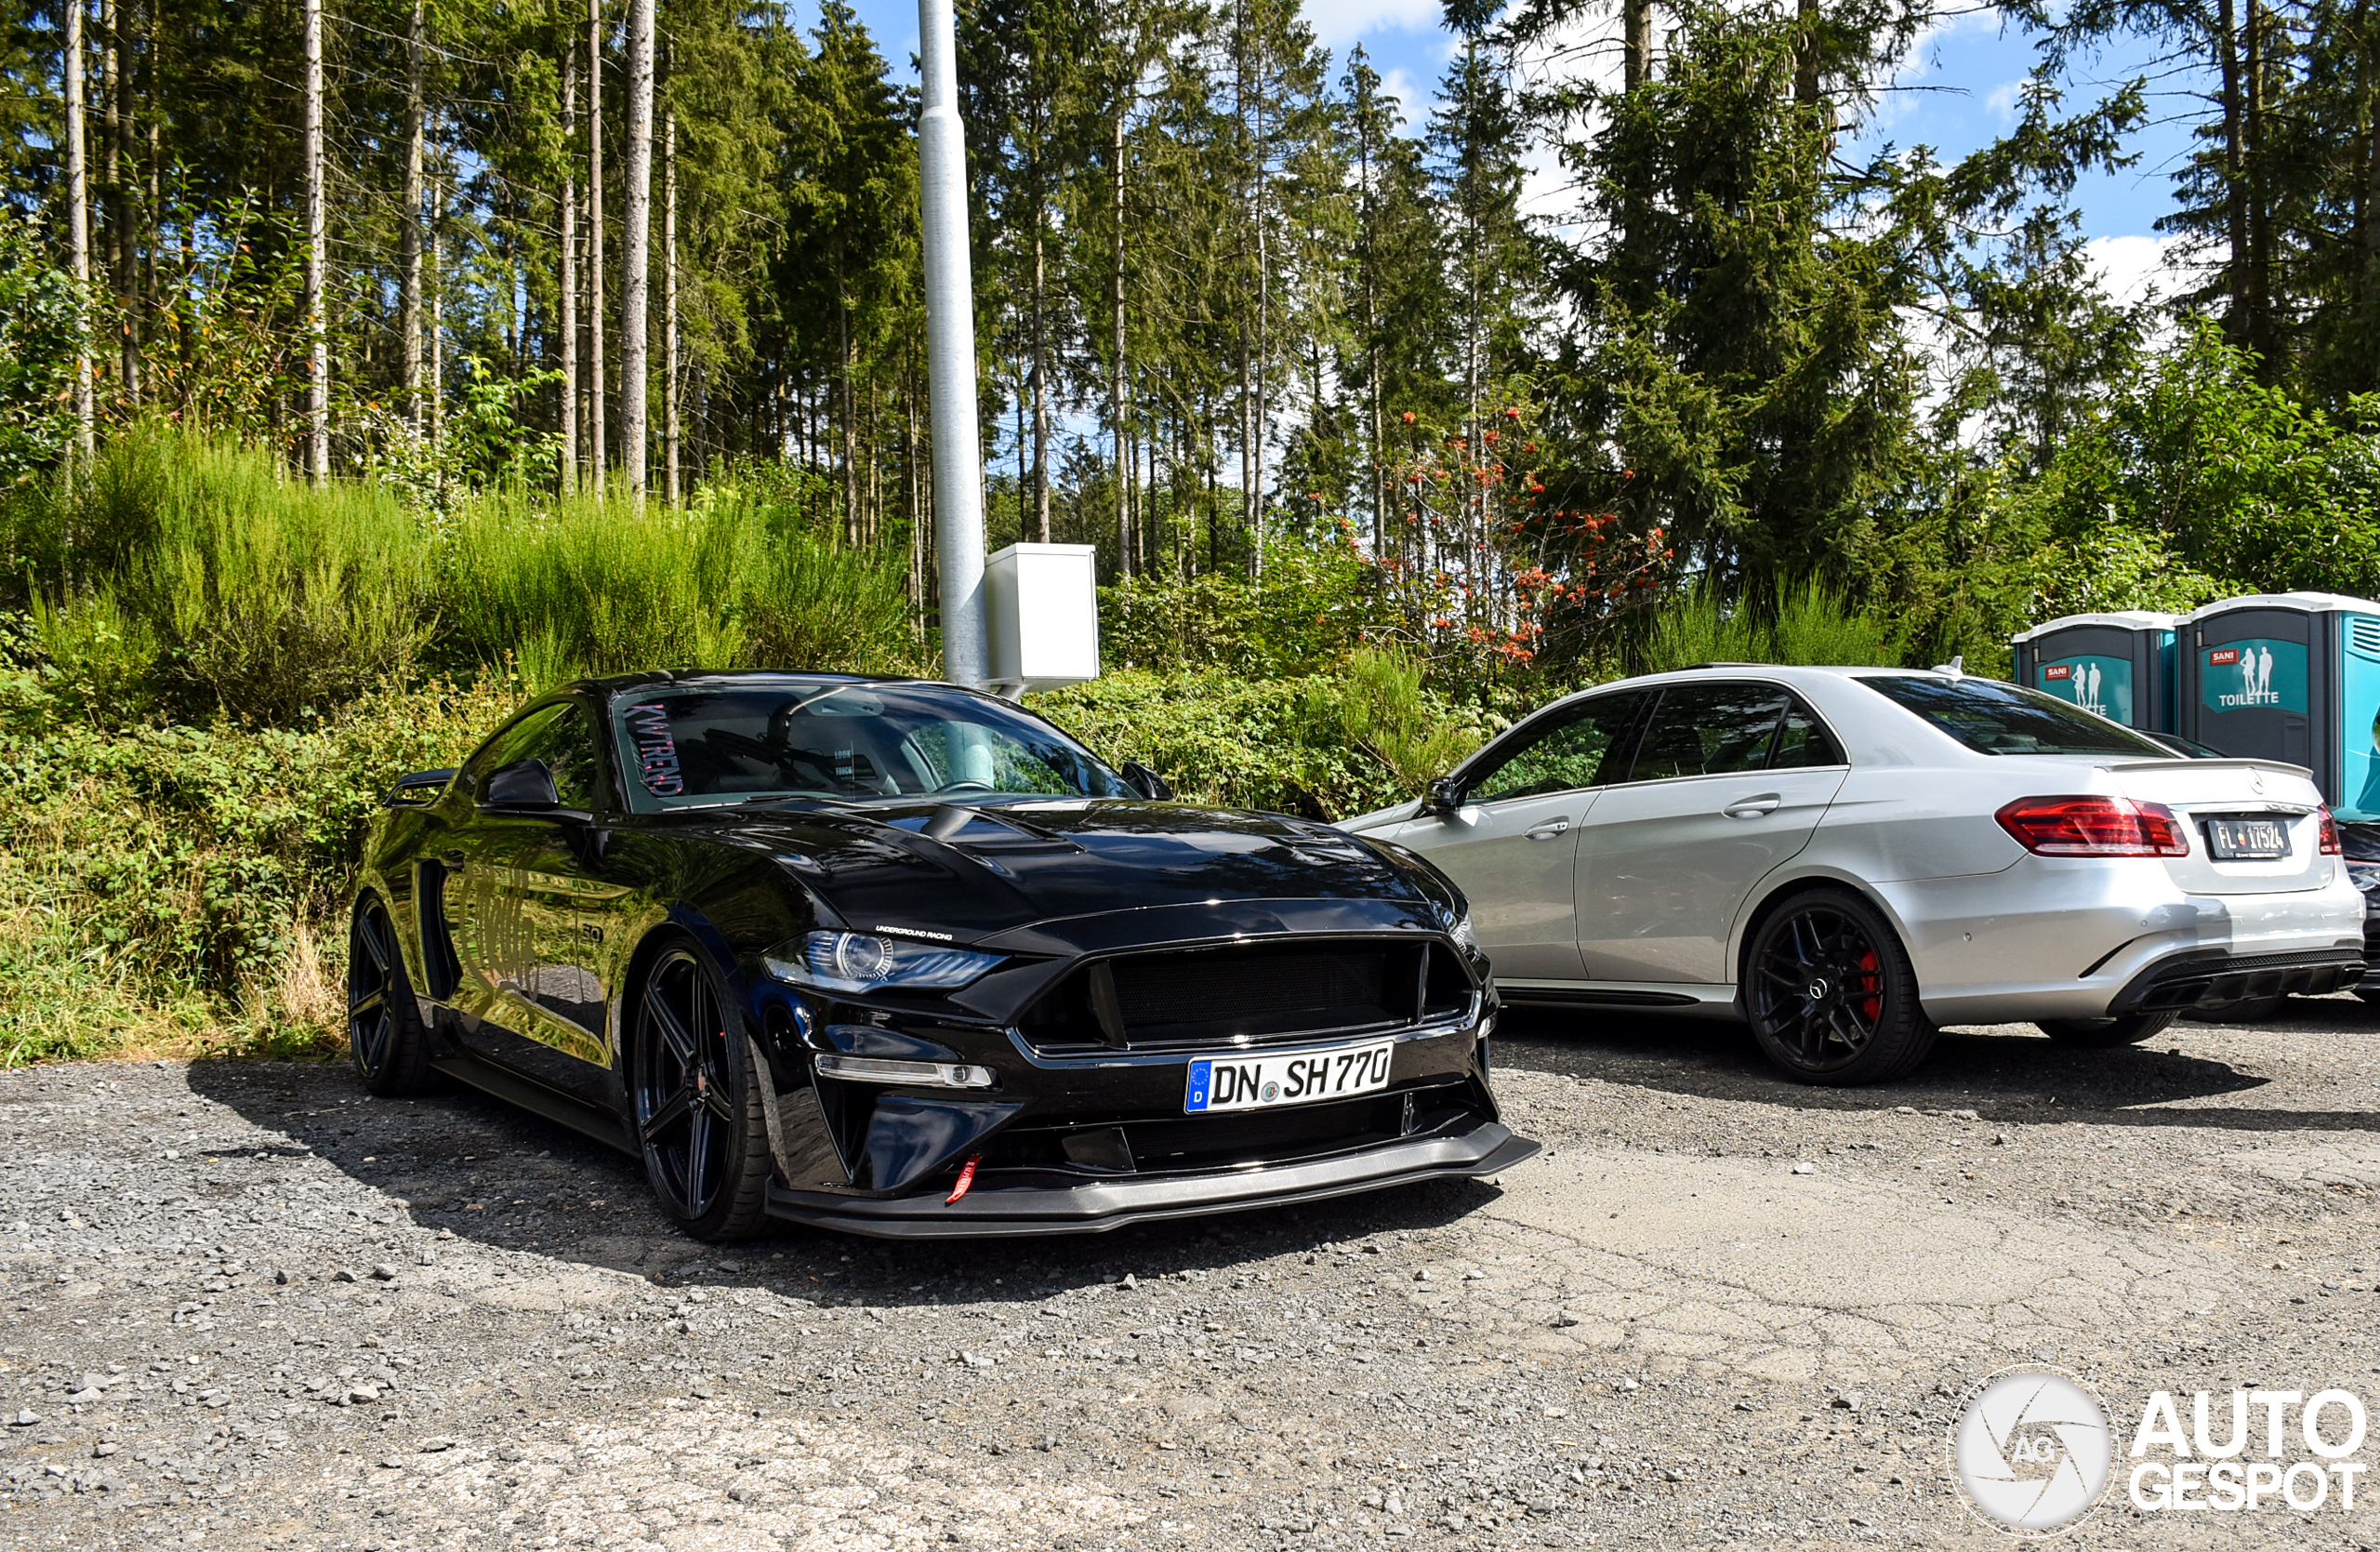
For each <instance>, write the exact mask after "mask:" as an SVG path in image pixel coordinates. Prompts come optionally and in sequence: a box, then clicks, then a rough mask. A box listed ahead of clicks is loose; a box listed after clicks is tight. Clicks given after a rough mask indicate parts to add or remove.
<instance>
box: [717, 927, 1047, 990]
mask: <svg viewBox="0 0 2380 1552" xmlns="http://www.w3.org/2000/svg"><path fill="white" fill-rule="evenodd" d="M1002 957H1003V956H1001V955H998V954H978V953H975V952H974V951H972V949H967V948H948V947H945V945H942V944H939V943H914V942H911V941H910V940H909V939H907V938H902V937H879V936H878V935H876V934H874V933H809V934H805V935H802V936H800V937H797V938H794V939H793V940H791V941H790V942H787V943H781V944H779V945H777V946H776V947H775V948H772V949H770V950H769V951H768V952H767V953H766V954H764V955H762V956H761V959H760V962H761V963H763V964H765V965H767V966H768V969H769V974H770V975H774V976H775V977H776V978H777V979H778V980H780V981H790V982H792V983H793V984H794V985H796V986H806V987H816V988H819V989H820V990H822V991H872V990H874V989H876V988H879V987H902V988H915V989H918V990H920V991H946V990H949V989H951V988H954V987H963V986H965V985H966V984H967V983H968V982H970V981H972V980H973V979H974V978H975V977H976V976H978V975H982V974H983V973H984V972H985V971H986V970H989V969H990V968H991V967H992V966H994V965H996V964H998V963H999V962H1000V960H1001V959H1002Z"/></svg>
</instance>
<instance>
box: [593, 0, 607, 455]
mask: <svg viewBox="0 0 2380 1552" xmlns="http://www.w3.org/2000/svg"><path fill="white" fill-rule="evenodd" d="M602 5H603V0H587V478H588V484H590V485H591V486H592V487H593V488H594V490H595V492H596V494H597V495H599V496H600V495H602V491H603V486H604V484H606V483H607V480H608V477H609V475H610V473H611V468H612V460H611V444H610V442H609V440H608V439H607V438H606V437H605V436H604V435H603V397H604V395H603V302H604V291H603V9H602Z"/></svg>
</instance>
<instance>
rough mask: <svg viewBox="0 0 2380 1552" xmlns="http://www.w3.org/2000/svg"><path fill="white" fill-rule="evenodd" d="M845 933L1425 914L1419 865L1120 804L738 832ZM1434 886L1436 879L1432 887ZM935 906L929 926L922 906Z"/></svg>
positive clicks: (883, 812) (1152, 806)
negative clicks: (1329, 905)
mask: <svg viewBox="0 0 2380 1552" xmlns="http://www.w3.org/2000/svg"><path fill="white" fill-rule="evenodd" d="M734 836H735V839H737V840H738V841H740V842H742V843H743V844H746V845H760V846H765V847H766V848H768V849H769V850H770V851H772V852H773V853H774V855H775V856H777V858H778V860H779V861H780V862H782V863H783V864H784V865H785V866H787V867H788V868H790V869H793V871H794V872H795V873H796V874H797V875H799V876H800V878H801V880H802V882H803V883H804V884H805V885H807V886H808V887H809V888H810V890H811V891H812V893H813V894H814V895H817V896H818V897H819V898H820V899H821V900H822V901H824V902H825V903H826V905H827V906H828V907H829V908H830V909H833V910H835V911H836V912H838V913H839V914H840V915H841V916H842V917H843V919H844V920H845V921H846V922H850V923H852V924H853V925H881V926H893V927H899V926H909V925H915V926H919V927H925V928H930V929H932V931H934V932H937V933H950V934H953V935H957V936H959V937H960V938H962V939H980V938H982V937H985V936H988V935H992V934H996V933H1001V932H1006V931H1009V930H1011V929H1013V928H1016V927H1021V926H1025V925H1029V924H1031V923H1034V922H1048V921H1052V920H1056V919H1060V918H1065V917H1077V916H1089V915H1093V914H1096V913H1100V912H1104V911H1117V910H1131V909H1148V908H1152V907H1167V906H1209V905H1213V904H1215V903H1217V902H1225V901H1265V900H1363V901H1369V902H1379V903H1382V904H1394V905H1396V906H1399V907H1402V908H1404V909H1408V910H1422V909H1427V908H1428V907H1430V906H1431V905H1432V904H1434V903H1435V901H1436V899H1437V898H1438V897H1439V896H1440V895H1441V893H1442V891H1443V886H1442V885H1441V886H1439V887H1437V888H1432V887H1430V886H1429V885H1425V884H1424V883H1423V882H1421V880H1422V878H1423V877H1424V876H1425V870H1424V869H1422V868H1421V867H1420V866H1418V865H1415V864H1412V863H1410V862H1408V861H1406V860H1403V859H1393V858H1392V857H1391V856H1388V855H1387V854H1385V853H1383V852H1382V851H1380V850H1378V849H1376V848H1375V847H1373V846H1371V845H1369V844H1368V843H1366V842H1361V841H1358V840H1355V839H1353V838H1351V837H1349V836H1348V835H1346V834H1345V833H1343V832H1342V831H1339V830H1335V829H1329V827H1327V826H1323V825H1316V824H1309V823H1307V822H1305V821H1303V820H1301V819H1292V818H1286V817H1283V816H1278V815H1268V814H1250V813H1241V812H1237V811H1234V810H1228V809H1211V808H1198V807H1193V806H1189V805H1186V804H1181V803H1144V802H1137V801H1130V800H1116V799H1101V800H1082V799H1064V800H1051V801H1037V800H1022V801H999V802H988V803H982V804H980V805H978V804H968V803H941V804H933V805H926V804H897V805H885V806H883V807H875V806H871V807H869V808H867V809H865V810H835V811H826V812H817V811H813V812H806V813H799V814H787V815H784V816H776V815H772V816H769V817H768V818H766V819H764V820H760V821H757V822H756V821H753V820H747V821H746V822H744V823H743V824H740V825H738V826H737V827H736V829H735V831H734ZM1433 882H1435V881H1433ZM921 906H922V907H923V908H924V909H925V910H927V911H930V912H931V920H928V919H927V917H926V916H925V915H924V914H922V913H921V911H920V907H921Z"/></svg>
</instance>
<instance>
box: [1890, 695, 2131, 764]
mask: <svg viewBox="0 0 2380 1552" xmlns="http://www.w3.org/2000/svg"><path fill="white" fill-rule="evenodd" d="M1859 683H1862V684H1865V685H1867V686H1868V688H1870V689H1871V690H1873V691H1875V692H1876V693H1877V694H1878V695H1880V696H1884V698H1885V699H1886V700H1889V701H1892V702H1894V703H1895V704H1896V705H1898V706H1902V707H1906V708H1907V709H1908V710H1911V711H1914V712H1916V713H1917V714H1918V715H1919V716H1921V717H1923V718H1924V719H1925V720H1926V721H1927V722H1929V723H1933V724H1934V725H1935V726H1936V727H1938V728H1940V729H1941V730H1942V731H1943V732H1945V733H1947V734H1949V735H1950V736H1951V737H1953V738H1956V739H1957V740H1958V741H1959V742H1960V743H1962V744H1964V745H1965V746H1966V747H1967V748H1969V749H1974V750H1976V751H1977V752H1978V753H1982V754H2114V755H2123V756H2127V757H2129V758H2132V759H2136V760H2171V759H2172V758H2174V753H2173V751H2172V750H2171V749H2164V748H2162V747H2161V746H2160V745H2158V744H2155V743H2152V742H2151V741H2149V739H2147V738H2144V737H2142V736H2140V735H2138V734H2136V733H2135V732H2133V731H2132V730H2131V729H2130V728H2127V727H2123V726H2121V725H2120V724H2118V723H2111V722H2109V721H2108V720H2107V719H2106V718H2104V717H2095V716H2093V715H2092V714H2091V713H2090V712H2088V711H2085V710H2083V709H2082V708H2080V707H2078V706H2075V705H2073V704H2071V703H2070V702H2068V701H2063V700H2060V699H2058V698H2057V697H2056V696H2045V695H2043V694H2042V693H2041V692H2040V691H2038V690H2028V689H2024V688H2021V687H2019V686H2017V685H2015V684H2003V683H2000V682H1999V681H1998V680H1995V679H1920V678H1918V677H1916V676H1915V675H1913V674H1877V675H1874V676H1872V677H1863V678H1861V679H1860V681H1859Z"/></svg>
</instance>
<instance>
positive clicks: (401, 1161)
mask: <svg viewBox="0 0 2380 1552" xmlns="http://www.w3.org/2000/svg"><path fill="white" fill-rule="evenodd" d="M188 1072H189V1081H190V1088H191V1092H192V1094H195V1095H197V1096H198V1097H200V1098H203V1099H206V1100H209V1101H212V1102H214V1103H216V1104H219V1105H222V1106H225V1107H227V1108H230V1109H231V1110H232V1111H234V1112H236V1113H237V1114H239V1115H240V1116H241V1117H242V1118H244V1119H245V1121H248V1122H249V1124H251V1125H252V1126H254V1127H256V1128H258V1130H259V1131H260V1132H262V1133H264V1134H265V1135H264V1136H261V1137H259V1138H258V1139H257V1140H256V1141H255V1142H254V1143H252V1144H250V1145H247V1146H245V1147H239V1148H234V1149H222V1150H218V1152H219V1153H220V1154H222V1155H223V1156H227V1157H228V1156H229V1155H230V1154H231V1153H241V1154H245V1155H247V1156H249V1157H251V1158H261V1157H272V1158H276V1159H285V1160H287V1161H290V1162H291V1163H292V1164H295V1163H297V1162H298V1161H302V1160H306V1159H309V1158H313V1159H320V1160H322V1161H324V1162H326V1163H328V1164H331V1165H333V1166H334V1167H336V1168H337V1169H338V1170H339V1171H341V1172H342V1173H343V1174H346V1175H348V1176H349V1177H350V1179H352V1180H354V1181H355V1182H356V1183H357V1184H359V1185H362V1186H364V1187H368V1188H369V1189H371V1190H372V1191H374V1192H376V1193H377V1194H379V1195H380V1196H382V1197H383V1198H385V1199H387V1200H388V1202H389V1203H390V1205H391V1206H397V1207H399V1208H400V1210H401V1211H402V1212H403V1213H404V1214H406V1215H407V1216H408V1217H409V1218H411V1220H412V1221H413V1222H414V1223H416V1224H417V1225H418V1226H420V1227H423V1228H426V1229H429V1230H430V1231H432V1232H436V1231H439V1230H444V1231H447V1232H448V1233H450V1234H451V1235H452V1236H453V1240H454V1244H455V1247H456V1248H453V1249H442V1250H441V1251H440V1253H439V1254H438V1257H437V1259H438V1262H439V1264H440V1265H441V1266H442V1267H452V1266H453V1265H454V1264H455V1263H456V1262H457V1261H458V1260H459V1259H466V1258H468V1256H469V1250H466V1249H463V1248H461V1247H476V1248H477V1249H479V1250H482V1251H485V1252H496V1253H505V1254H530V1255H536V1256H541V1257H546V1258H549V1260H550V1261H551V1262H553V1263H555V1265H554V1266H552V1267H549V1268H547V1269H546V1272H545V1273H544V1274H542V1275H546V1276H549V1278H553V1279H563V1278H566V1277H567V1274H568V1273H569V1272H571V1271H572V1270H574V1269H575V1268H576V1267H603V1268H607V1269H610V1270H614V1271H619V1272H627V1273H629V1274H632V1275H634V1276H637V1277H641V1278H643V1279H645V1280H648V1281H650V1282H652V1283H653V1284H655V1286H656V1287H658V1288H664V1289H671V1290H678V1289H685V1290H692V1289H696V1288H734V1287H748V1288H758V1289H766V1290H769V1291H771V1292H774V1293H781V1294H787V1295H792V1296H796V1297H802V1298H809V1299H813V1300H815V1301H817V1302H819V1303H822V1304H837V1305H848V1304H865V1305H870V1306H879V1307H900V1306H908V1305H918V1306H931V1305H933V1304H938V1303H945V1302H948V1301H950V1300H953V1299H966V1300H969V1301H973V1302H993V1303H998V1302H1002V1301H1009V1302H1014V1303H1019V1304H1025V1303H1031V1302H1033V1301H1035V1300H1038V1299H1042V1298H1047V1297H1049V1296H1051V1294H1053V1293H1063V1292H1067V1291H1072V1290H1077V1289H1080V1288H1084V1287H1087V1286H1092V1285H1099V1284H1112V1283H1120V1282H1122V1281H1123V1280H1125V1279H1126V1278H1128V1277H1129V1278H1131V1279H1132V1280H1134V1281H1135V1282H1136V1283H1137V1282H1145V1281H1148V1280H1151V1279H1155V1278H1181V1279H1187V1280H1201V1281H1205V1280H1218V1279H1220V1280H1222V1285H1223V1286H1225V1287H1229V1286H1232V1280H1233V1279H1235V1278H1236V1277H1238V1276H1242V1275H1245V1274H1244V1273H1242V1272H1241V1270H1240V1268H1241V1267H1243V1266H1244V1265H1246V1264H1247V1263H1249V1262H1250V1261H1254V1260H1261V1259H1266V1258H1273V1257H1279V1256H1284V1255H1288V1256H1293V1257H1305V1256H1311V1257H1316V1258H1317V1259H1320V1258H1327V1257H1332V1256H1350V1257H1358V1258H1360V1257H1361V1256H1362V1255H1363V1254H1365V1253H1364V1251H1363V1249H1362V1246H1363V1244H1364V1242H1365V1241H1367V1240H1382V1239H1384V1238H1386V1237H1394V1236H1400V1235H1401V1236H1408V1237H1414V1238H1422V1239H1426V1238H1427V1237H1428V1236H1430V1235H1431V1234H1433V1233H1434V1232H1435V1231H1436V1230H1438V1229H1441V1228H1444V1227H1448V1225H1450V1224H1452V1223H1454V1222H1455V1221H1456V1220H1458V1219H1460V1218H1461V1217H1463V1216H1465V1215H1466V1214H1470V1213H1472V1212H1474V1210H1476V1209H1477V1208H1479V1207H1480V1206H1482V1205H1484V1204H1486V1203H1488V1202H1490V1201H1493V1200H1496V1198H1497V1196H1498V1195H1499V1194H1500V1191H1499V1188H1498V1187H1496V1186H1494V1185H1491V1184H1488V1183H1487V1182H1484V1181H1474V1180H1439V1181H1430V1182H1425V1183H1421V1184H1418V1185H1414V1186H1408V1187H1398V1188H1394V1189H1390V1190H1385V1191H1377V1192H1369V1193H1365V1194H1362V1195H1357V1196H1352V1197H1342V1198H1339V1199H1337V1200H1331V1201H1326V1202H1320V1203H1309V1204H1305V1205H1302V1206H1296V1207H1277V1208H1267V1209H1261V1210H1258V1211H1254V1212H1248V1213H1238V1214H1226V1215H1223V1216H1221V1217H1212V1218H1197V1219H1187V1220H1182V1221H1179V1222H1172V1223H1166V1224H1158V1225H1146V1226H1141V1227H1127V1228H1119V1229H1116V1230H1112V1231H1110V1232H1107V1233H1103V1234H1089V1235H1064V1236H1050V1237H1044V1238H1036V1239H1029V1240H954V1241H949V1242H945V1243H930V1242H927V1243H921V1242H914V1241H892V1240H868V1239H863V1238H861V1237H858V1236H854V1235H844V1234H838V1233H832V1232H826V1231H822V1230H813V1229H808V1228H803V1227H798V1226H793V1225H778V1226H776V1227H774V1228H773V1229H772V1230H770V1231H769V1232H767V1233H765V1234H764V1235H763V1236H761V1237H760V1238H759V1239H756V1240H748V1241H745V1242H743V1243H739V1244H733V1245H709V1244H704V1243H702V1242H701V1241H699V1240H692V1239H689V1238H687V1237H686V1236H685V1235H683V1234H681V1233H680V1232H679V1231H678V1229H677V1228H676V1227H675V1226H673V1225H672V1224H671V1223H669V1221H668V1219H667V1218H665V1217H664V1216H663V1215H662V1214H661V1213H660V1211H659V1209H658V1208H657V1207H655V1204H654V1201H653V1198H652V1194H651V1191H650V1189H649V1187H647V1185H646V1182H645V1178H644V1170H643V1166H642V1165H641V1163H639V1162H638V1161H635V1160H632V1159H629V1158H628V1157H627V1156H626V1155H625V1154H622V1153H620V1152H618V1151H617V1150H615V1149H613V1148H609V1147H603V1146H602V1145H601V1144H598V1143H594V1142H591V1141H589V1140H588V1139H587V1138H584V1137H581V1136H580V1135H578V1134H576V1133H575V1132H571V1131H569V1130H567V1129H565V1128H563V1127H561V1126H558V1125H555V1124H554V1123H552V1122H550V1121H545V1120H543V1119H541V1118H539V1117H537V1116H534V1115H531V1114H529V1113H527V1112H525V1111H521V1110H516V1109H514V1108H511V1107H509V1106H507V1105H505V1104H503V1103H501V1102H500V1101H497V1100H495V1099H491V1098H488V1097H486V1096H483V1095H482V1094H476V1093H474V1092H471V1091H469V1090H465V1089H462V1088H460V1087H456V1088H452V1089H449V1090H447V1091H444V1092H441V1093H434V1094H424V1095H419V1096H416V1097H412V1098H405V1099H376V1098H374V1097H373V1096H371V1095H370V1094H366V1093H365V1092H364V1089H363V1086H362V1085H361V1084H360V1083H359V1082H358V1081H356V1079H355V1076H354V1074H353V1073H352V1071H350V1069H349V1068H347V1067H346V1066H345V1065H344V1064H337V1065H314V1064H292V1063H275V1062H240V1061H210V1062H199V1063H194V1064H192V1066H191V1067H190V1068H188ZM376 1240H377V1236H375V1235H373V1234H372V1232H371V1230H370V1227H368V1226H364V1225H358V1226H357V1235H356V1244H357V1248H356V1249H355V1251H354V1252H353V1254H352V1255H351V1257H350V1269H351V1270H353V1271H355V1272H357V1273H358V1274H362V1273H364V1272H365V1271H366V1270H367V1269H368V1268H369V1267H372V1266H373V1265H375V1264H376V1263H377V1262H378V1261H380V1260H383V1259H385V1258H386V1254H385V1253H384V1252H382V1251H379V1250H377V1249H374V1248H373V1246H374V1244H375V1242H376ZM400 1272H401V1275H406V1276H411V1275H414V1274H413V1272H412V1270H411V1269H410V1268H404V1267H401V1268H400ZM321 1275H328V1273H327V1272H324V1273H322V1274H321ZM425 1275H430V1276H433V1277H442V1278H443V1277H445V1276H447V1274H445V1273H443V1272H442V1273H438V1274H425ZM510 1281H511V1282H512V1284H513V1287H512V1294H511V1295H510V1296H517V1297H528V1296H532V1295H533V1294H534V1292H535V1291H534V1290H530V1289H526V1288H524V1287H522V1285H521V1282H520V1280H518V1279H510ZM554 1296H557V1297H562V1298H565V1299H567V1298H568V1297H570V1296H571V1295H570V1293H569V1292H568V1291H567V1290H562V1291H559V1292H557V1293H555V1295H554Z"/></svg>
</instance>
